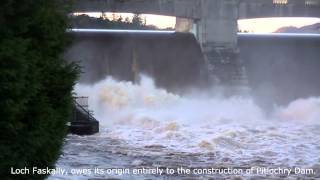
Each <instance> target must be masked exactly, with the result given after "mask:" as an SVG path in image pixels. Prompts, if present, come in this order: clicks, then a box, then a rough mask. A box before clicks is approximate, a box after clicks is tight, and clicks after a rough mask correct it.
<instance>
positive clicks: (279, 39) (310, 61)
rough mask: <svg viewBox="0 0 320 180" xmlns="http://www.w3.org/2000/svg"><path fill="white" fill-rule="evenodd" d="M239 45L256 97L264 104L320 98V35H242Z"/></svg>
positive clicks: (240, 35) (239, 38)
mask: <svg viewBox="0 0 320 180" xmlns="http://www.w3.org/2000/svg"><path fill="white" fill-rule="evenodd" d="M238 43H239V44H238V45H239V48H240V58H241V60H242V62H243V65H244V66H245V68H246V73H247V78H248V82H249V86H250V88H251V89H252V94H253V95H254V96H256V97H258V98H259V99H260V100H262V101H263V103H267V104H270V103H273V102H276V103H278V104H287V103H289V102H290V101H292V100H295V99H298V98H308V97H311V96H319V95H320V80H319V77H320V35H312V34H309V35H308V34H307V35H303V34H274V35H263V34H262V35H254V34H251V35H250V34H239V35H238Z"/></svg>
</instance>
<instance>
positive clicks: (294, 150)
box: [76, 76, 320, 166]
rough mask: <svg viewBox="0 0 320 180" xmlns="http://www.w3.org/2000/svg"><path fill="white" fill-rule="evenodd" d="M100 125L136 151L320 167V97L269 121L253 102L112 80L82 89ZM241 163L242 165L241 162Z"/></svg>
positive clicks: (282, 109) (278, 113) (146, 82)
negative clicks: (160, 150)
mask: <svg viewBox="0 0 320 180" xmlns="http://www.w3.org/2000/svg"><path fill="white" fill-rule="evenodd" d="M76 92H77V94H78V95H80V96H89V106H90V108H91V109H93V110H94V112H95V117H96V119H98V120H99V121H100V124H101V126H102V127H101V129H102V132H101V134H100V136H105V137H106V138H111V139H117V140H122V141H125V142H126V143H128V144H129V145H132V146H134V147H162V148H164V149H167V150H170V151H175V152H186V153H216V154H220V155H221V158H230V160H231V161H232V162H248V161H253V160H257V161H258V160H260V161H267V160H270V159H272V162H274V163H278V164H282V163H284V164H286V165H288V166H292V165H314V164H317V163H318V164H319V162H320V156H319V154H320V143H319V142H320V138H319V131H318V128H319V127H320V126H319V123H318V122H319V120H320V119H319V117H320V98H310V99H300V100H297V101H294V102H292V103H291V104H289V105H288V106H287V107H278V108H276V110H275V111H274V113H273V114H272V115H271V116H268V117H267V116H266V115H265V113H264V112H263V110H262V109H260V108H259V107H258V106H257V105H256V104H255V103H254V101H253V100H252V99H250V98H249V97H242V96H233V97H230V98H222V97H218V96H217V97H209V96H206V95H205V93H201V92H199V94H198V96H197V95H196V96H195V95H193V96H190V97H189V96H184V97H181V96H178V95H175V94H172V93H169V92H167V91H165V90H163V89H159V88H156V87H155V86H154V83H153V81H152V79H150V78H148V77H145V76H142V78H141V83H140V84H138V85H135V84H132V83H130V82H118V81H115V80H113V79H112V78H107V79H105V80H103V81H101V82H98V83H96V84H95V85H93V86H88V85H81V84H79V85H77V87H76ZM240 164H241V163H240Z"/></svg>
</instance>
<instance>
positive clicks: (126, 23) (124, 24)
mask: <svg viewBox="0 0 320 180" xmlns="http://www.w3.org/2000/svg"><path fill="white" fill-rule="evenodd" d="M71 19H72V27H73V28H96V29H138V30H156V29H158V28H157V27H155V26H151V25H146V23H145V20H144V19H143V18H142V17H141V16H140V15H139V14H134V16H133V18H132V20H129V18H128V17H126V18H125V19H124V20H123V18H122V17H121V16H120V17H119V18H118V19H111V20H110V19H108V18H107V16H106V15H105V14H104V13H102V16H101V17H99V18H94V17H89V16H88V15H78V16H73V17H71Z"/></svg>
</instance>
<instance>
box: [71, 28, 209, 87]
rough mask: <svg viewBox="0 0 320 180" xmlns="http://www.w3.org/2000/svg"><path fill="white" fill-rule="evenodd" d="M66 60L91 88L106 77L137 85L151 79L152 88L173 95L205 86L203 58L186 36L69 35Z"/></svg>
mask: <svg viewBox="0 0 320 180" xmlns="http://www.w3.org/2000/svg"><path fill="white" fill-rule="evenodd" d="M72 36H73V39H74V41H73V44H72V45H71V46H70V48H69V49H68V50H67V51H66V53H65V58H66V59H67V60H71V61H76V62H79V64H80V65H81V66H82V71H83V73H82V74H81V77H80V82H81V83H87V84H93V83H95V82H97V81H99V80H102V79H104V78H105V77H106V76H112V77H113V78H115V79H117V80H124V81H132V82H138V81H139V74H140V73H142V74H146V75H148V76H150V77H152V78H154V80H155V83H156V86H158V87H162V88H166V89H168V90H170V91H173V92H178V91H179V92H180V91H185V90H187V89H188V88H191V87H201V86H204V85H206V84H207V80H208V78H207V76H208V75H207V73H206V65H205V61H204V57H203V55H202V52H201V48H200V45H199V43H198V42H197V40H196V39H195V37H194V36H193V35H192V34H189V33H174V32H163V33H161V32H157V33H156V32H153V33H148V32H145V33H138V32H129V31H128V32H72Z"/></svg>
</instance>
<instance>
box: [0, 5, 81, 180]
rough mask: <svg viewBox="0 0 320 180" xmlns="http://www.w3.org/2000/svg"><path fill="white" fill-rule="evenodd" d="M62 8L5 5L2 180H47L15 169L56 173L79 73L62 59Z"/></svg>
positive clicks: (1, 18)
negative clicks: (41, 169)
mask: <svg viewBox="0 0 320 180" xmlns="http://www.w3.org/2000/svg"><path fill="white" fill-rule="evenodd" d="M62 5H63V3H62V2H60V1H57V0H1V1H0V177H1V179H43V178H45V176H38V175H29V176H28V177H26V176H24V177H21V176H17V175H10V168H11V167H13V168H24V167H27V168H32V167H33V166H36V167H39V168H46V167H49V168H52V167H54V163H55V161H56V160H57V158H58V157H59V154H60V151H61V147H62V144H63V138H64V137H65V135H66V122H67V120H68V119H69V115H70V112H71V108H72V89H73V85H74V83H75V80H76V78H77V75H78V72H79V71H78V67H77V66H76V65H75V64H67V63H66V61H64V60H63V59H62V58H61V55H62V53H63V51H64V49H65V48H66V46H67V45H68V42H69V37H68V35H67V34H66V29H67V28H68V24H67V18H66V17H67V16H66V15H67V14H66V11H65V9H66V8H65V7H63V6H62Z"/></svg>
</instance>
